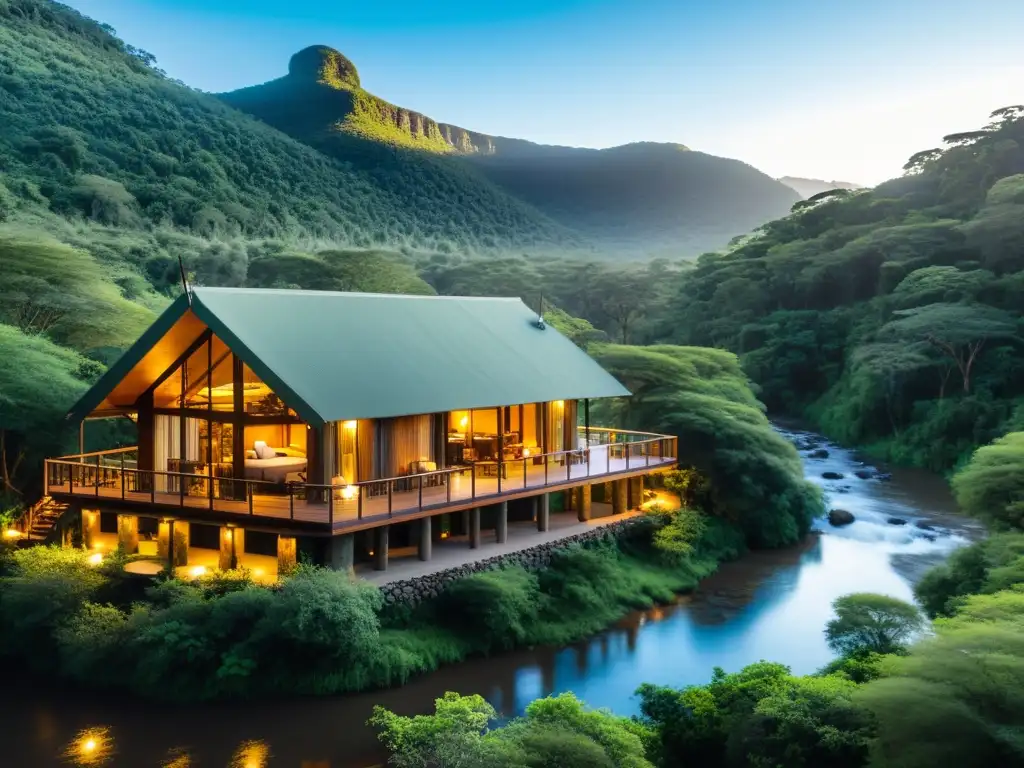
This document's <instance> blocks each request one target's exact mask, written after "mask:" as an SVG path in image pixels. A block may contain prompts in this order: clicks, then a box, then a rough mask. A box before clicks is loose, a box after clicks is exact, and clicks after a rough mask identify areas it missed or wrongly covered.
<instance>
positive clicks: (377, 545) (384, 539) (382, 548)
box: [373, 525, 388, 571]
mask: <svg viewBox="0 0 1024 768" xmlns="http://www.w3.org/2000/svg"><path fill="white" fill-rule="evenodd" d="M387 569H388V526H386V525H382V526H381V527H380V528H374V529H373V570H375V571H386V570H387Z"/></svg>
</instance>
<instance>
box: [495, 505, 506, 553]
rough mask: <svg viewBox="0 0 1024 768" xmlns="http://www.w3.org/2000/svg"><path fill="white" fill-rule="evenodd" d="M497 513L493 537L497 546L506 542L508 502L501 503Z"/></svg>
mask: <svg viewBox="0 0 1024 768" xmlns="http://www.w3.org/2000/svg"><path fill="white" fill-rule="evenodd" d="M497 511H498V519H497V523H496V524H495V526H494V535H495V538H496V539H497V540H498V543H499V544H504V543H505V542H506V541H508V502H507V501H503V502H501V504H499V505H498V509H497Z"/></svg>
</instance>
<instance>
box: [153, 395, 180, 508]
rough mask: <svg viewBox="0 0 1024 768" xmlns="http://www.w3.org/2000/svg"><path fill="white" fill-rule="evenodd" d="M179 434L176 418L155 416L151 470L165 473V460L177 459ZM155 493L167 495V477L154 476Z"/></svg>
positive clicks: (166, 466) (162, 415) (161, 415)
mask: <svg viewBox="0 0 1024 768" xmlns="http://www.w3.org/2000/svg"><path fill="white" fill-rule="evenodd" d="M180 440H181V433H180V432H179V431H178V417H177V416H166V415H164V414H157V415H156V416H154V417H153V469H155V470H156V471H157V472H166V471H167V469H168V465H167V460H168V459H172V458H177V457H178V454H179V451H180V446H181V442H180ZM156 490H157V493H167V492H168V491H169V490H170V489H169V488H168V485H167V477H166V476H163V475H157V476H156Z"/></svg>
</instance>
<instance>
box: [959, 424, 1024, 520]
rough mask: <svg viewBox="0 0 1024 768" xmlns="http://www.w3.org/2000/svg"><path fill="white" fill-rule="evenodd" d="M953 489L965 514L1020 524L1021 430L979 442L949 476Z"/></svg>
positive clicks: (1023, 513) (1023, 494)
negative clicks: (953, 474)
mask: <svg viewBox="0 0 1024 768" xmlns="http://www.w3.org/2000/svg"><path fill="white" fill-rule="evenodd" d="M953 490H954V491H955V492H956V498H957V501H958V502H959V503H960V507H961V508H962V509H963V510H964V511H965V512H967V513H968V514H972V515H975V516H976V517H980V518H983V519H985V520H988V521H989V522H992V523H996V524H997V525H1001V526H1009V527H1011V528H1016V529H1021V528H1024V432H1011V433H1010V434H1008V435H1004V436H1003V437H1001V438H999V439H998V440H996V441H994V442H993V443H991V444H989V445H986V446H982V447H981V448H979V449H978V450H977V451H975V452H974V455H973V456H972V457H971V460H970V461H969V462H968V463H967V465H966V466H965V467H964V468H963V469H961V470H960V471H959V472H958V473H957V474H956V475H955V476H954V477H953Z"/></svg>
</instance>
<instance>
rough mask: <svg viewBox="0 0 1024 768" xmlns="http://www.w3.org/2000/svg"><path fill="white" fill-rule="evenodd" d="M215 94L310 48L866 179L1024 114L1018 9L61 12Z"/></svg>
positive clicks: (764, 165)
mask: <svg viewBox="0 0 1024 768" xmlns="http://www.w3.org/2000/svg"><path fill="white" fill-rule="evenodd" d="M64 1H65V2H68V3H69V4H70V5H72V6H74V7H76V8H78V9H79V10H80V11H82V12H83V13H85V14H86V15H88V16H91V17H93V18H95V19H98V20H100V21H104V22H107V23H109V24H111V25H112V26H114V27H115V29H117V31H118V34H119V35H120V36H121V37H122V38H124V39H125V40H127V41H128V42H130V43H132V44H133V45H136V46H138V47H141V48H144V49H146V50H148V51H150V52H151V53H153V54H155V55H156V57H157V60H158V63H159V65H160V66H161V67H163V68H164V69H165V70H166V71H167V72H168V74H170V75H171V76H173V77H177V78H179V79H181V80H183V81H185V82H187V83H188V84H190V85H192V86H195V87H198V88H202V89H204V90H208V91H222V90H230V89H233V88H238V87H241V86H245V85H251V84H254V83H259V82H264V81H266V80H270V79H273V78H275V77H278V76H280V75H282V74H284V72H285V71H286V68H287V64H288V58H289V57H290V56H291V54H292V53H294V52H295V51H297V50H299V49H301V48H303V47H305V46H307V45H311V44H326V45H330V46H333V47H335V48H337V49H338V50H340V51H341V52H342V53H344V54H345V55H346V56H348V57H349V58H350V59H352V61H354V62H355V64H356V66H357V67H358V68H359V72H360V76H361V78H362V84H363V87H364V88H366V89H367V90H369V91H371V92H373V93H375V94H377V95H378V96H381V97H382V98H385V99H387V100H389V101H392V102H394V103H396V104H400V105H402V106H405V107H409V108H411V109H415V110H417V111H420V112H423V113H425V114H427V115H429V116H430V117H433V118H435V119H437V120H440V121H443V122H449V123H454V124H456V125H461V126H463V127H466V128H470V129H472V130H477V131H481V132H483V133H490V134H498V135H504V136H515V137H519V138H525V139H530V140H533V141H540V142H545V143H557V144H570V145H574V146H589V147H607V146H614V145H617V144H624V143H627V142H631V141H667V142H678V143H680V144H685V145H687V146H689V147H691V148H693V149H700V150H702V151H705V152H710V153H712V154H717V155H724V156H727V157H736V158H739V159H741V160H744V161H746V162H749V163H751V164H752V165H754V166H756V167H758V168H760V169H762V170H763V171H765V172H766V173H770V174H772V175H773V176H780V175H784V174H789V175H797V176H812V177H817V178H826V179H841V180H849V181H855V182H862V183H876V182H878V181H881V180H883V179H885V178H888V177H890V176H893V175H896V174H898V173H899V169H900V166H901V165H902V163H903V161H904V160H905V159H906V158H907V157H908V156H909V155H910V154H912V153H913V152H915V151H918V150H920V149H925V148H928V147H931V146H935V145H937V144H938V143H939V141H940V140H941V137H942V136H943V135H944V134H946V133H952V132H954V131H959V130H966V129H971V128H975V127H979V126H980V124H982V123H983V122H984V120H985V118H986V117H987V115H988V113H989V112H990V111H991V110H992V109H995V108H996V107H1001V106H1005V105H1006V104H1009V103H1021V102H1024V56H1022V55H1021V53H1022V50H1024V44H1022V43H1021V40H1024V0H973V1H972V2H968V3H965V2H963V0H958V1H955V2H954V0H930V1H929V0H855V1H854V2H843V1H841V0H702V2H692V1H691V0H548V1H547V2H544V0H471V1H470V2H461V3H455V2H446V3H444V2H442V3H438V2H427V1H426V0H415V1H413V0H383V2H381V1H380V0H329V1H325V0H64Z"/></svg>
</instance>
